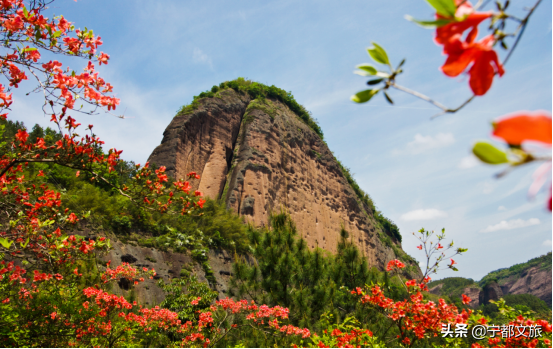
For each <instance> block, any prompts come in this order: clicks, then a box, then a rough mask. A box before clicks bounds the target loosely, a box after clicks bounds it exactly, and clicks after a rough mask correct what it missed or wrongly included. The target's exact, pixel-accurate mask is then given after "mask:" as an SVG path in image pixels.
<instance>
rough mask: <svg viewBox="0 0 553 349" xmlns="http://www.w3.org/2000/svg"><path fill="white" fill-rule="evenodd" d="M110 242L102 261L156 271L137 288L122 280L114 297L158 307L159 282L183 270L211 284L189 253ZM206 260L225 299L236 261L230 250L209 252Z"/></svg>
mask: <svg viewBox="0 0 553 349" xmlns="http://www.w3.org/2000/svg"><path fill="white" fill-rule="evenodd" d="M111 241H112V243H113V248H112V249H111V250H110V251H109V253H108V254H107V255H105V256H103V257H102V260H103V261H104V262H107V261H111V267H112V268H114V267H117V266H119V265H121V263H123V262H126V263H129V264H131V265H132V266H133V267H135V268H139V269H142V268H148V269H152V268H153V269H154V270H155V271H156V273H157V275H156V276H155V277H154V279H146V280H144V282H140V283H139V284H138V285H136V286H133V285H132V283H133V281H132V280H127V279H120V280H119V281H118V283H116V284H115V285H114V286H113V287H112V289H111V291H110V292H112V293H114V294H117V295H123V296H126V298H127V299H132V298H134V299H137V300H139V301H140V303H142V304H145V305H150V306H153V305H159V304H160V303H161V302H162V301H163V300H164V299H165V293H164V291H163V290H162V289H161V288H160V287H159V286H158V285H157V284H158V282H159V280H163V281H164V282H166V283H168V282H169V281H170V280H171V279H173V278H177V277H180V275H181V270H182V269H185V270H188V271H191V272H193V273H194V274H195V275H196V276H197V277H198V280H199V281H201V282H206V283H207V282H208V280H207V279H206V277H205V272H204V270H203V269H202V267H201V266H200V265H199V264H198V263H196V262H195V261H194V260H193V259H192V257H191V256H190V255H188V254H183V253H177V252H171V251H160V250H158V249H155V248H149V247H142V246H137V245H136V244H134V243H123V242H121V241H119V240H117V239H116V238H115V237H112V239H111ZM207 257H208V262H209V265H210V266H211V268H212V269H213V270H214V271H215V273H214V277H215V280H216V282H215V283H210V285H211V287H212V288H213V289H214V290H216V291H218V292H219V299H223V298H226V297H227V296H228V295H227V292H228V290H229V282H230V276H231V275H232V273H231V270H232V263H233V261H234V259H233V257H232V256H231V255H230V254H229V253H228V252H227V251H209V253H208V255H207ZM131 292H132V293H133V295H132V296H131V294H130V293H131Z"/></svg>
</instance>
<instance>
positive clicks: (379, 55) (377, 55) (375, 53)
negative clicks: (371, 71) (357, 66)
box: [367, 41, 390, 64]
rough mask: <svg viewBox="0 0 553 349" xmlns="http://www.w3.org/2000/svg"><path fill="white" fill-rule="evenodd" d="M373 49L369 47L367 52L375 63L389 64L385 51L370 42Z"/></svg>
mask: <svg viewBox="0 0 553 349" xmlns="http://www.w3.org/2000/svg"><path fill="white" fill-rule="evenodd" d="M371 43H372V44H373V45H374V47H369V48H368V49H367V52H368V53H369V56H371V57H372V59H374V60H375V62H378V63H381V64H390V61H389V60H388V55H387V54H386V51H385V50H384V49H383V48H382V47H381V46H380V45H378V44H377V43H376V42H374V41H373V42H371Z"/></svg>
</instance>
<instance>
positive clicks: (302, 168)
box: [149, 88, 410, 269]
mask: <svg viewBox="0 0 553 349" xmlns="http://www.w3.org/2000/svg"><path fill="white" fill-rule="evenodd" d="M190 109H191V108H189V109H188V110H187V111H186V112H180V113H178V114H177V115H176V116H175V117H174V119H173V120H172V121H171V123H170V124H169V126H168V127H167V129H166V130H165V132H164V134H163V140H162V142H161V144H160V145H159V146H158V147H156V149H155V150H154V151H153V152H152V154H151V155H150V158H149V161H150V162H151V163H153V164H155V165H157V166H165V167H166V168H167V172H168V174H169V175H170V176H172V177H174V178H183V177H185V176H186V174H187V173H188V172H191V171H195V172H197V173H198V174H199V175H201V180H200V183H199V184H198V188H194V189H198V190H200V191H201V192H203V193H204V195H205V196H207V197H210V198H212V199H220V200H223V201H224V202H226V204H227V206H228V207H229V208H231V209H232V210H234V211H235V212H236V213H238V214H240V215H241V216H243V217H244V220H246V221H247V222H250V223H253V224H255V225H257V226H263V225H266V224H267V222H268V218H269V215H270V214H271V212H280V210H285V211H287V212H288V213H289V214H290V215H291V217H292V219H293V220H294V222H295V223H296V225H297V227H298V231H299V232H300V234H301V235H302V237H303V238H305V239H306V241H307V243H308V244H309V246H310V247H311V248H314V247H316V246H319V247H321V248H323V249H325V250H328V251H331V252H334V251H335V250H336V245H337V241H338V239H339V231H340V229H341V227H342V226H343V227H345V229H346V230H348V231H349V232H350V234H351V235H350V236H352V237H353V239H354V241H355V243H356V245H357V246H358V247H359V248H360V249H361V251H362V252H363V253H364V254H365V256H366V257H367V258H368V261H369V263H370V265H373V266H376V267H378V268H379V269H383V268H384V267H385V264H386V263H387V262H388V261H389V260H391V259H393V258H396V257H398V255H401V256H403V257H404V258H403V259H408V260H410V257H408V256H406V255H405V254H404V252H403V251H402V250H401V245H400V242H399V241H397V239H392V238H390V237H387V236H386V234H385V232H384V231H383V229H382V227H381V226H380V225H379V224H378V222H377V220H376V219H375V217H374V213H373V212H372V210H371V208H370V207H369V206H368V205H367V204H366V203H363V201H362V200H360V198H359V197H358V195H357V194H356V192H355V191H354V190H353V189H352V187H351V186H350V184H349V183H348V181H347V179H346V177H345V176H344V173H343V172H342V170H341V167H340V165H339V164H338V162H337V161H336V160H335V158H334V156H333V154H332V152H331V151H330V150H329V149H328V147H327V145H326V143H325V142H324V141H323V140H322V138H321V137H320V136H319V135H318V134H317V133H316V132H315V131H313V129H312V127H310V126H309V125H308V124H307V123H306V122H304V121H303V120H302V119H300V118H299V117H298V115H297V113H295V112H293V111H292V110H291V109H290V108H289V107H288V106H287V105H286V104H285V103H283V102H282V101H281V100H279V99H278V98H271V97H258V98H253V97H252V96H251V94H248V93H246V92H243V91H240V90H234V89H231V88H227V89H224V90H221V91H218V92H217V93H216V94H215V95H214V96H212V97H208V98H201V99H199V101H198V102H197V104H196V105H195V108H194V109H193V110H190ZM383 241H384V242H383Z"/></svg>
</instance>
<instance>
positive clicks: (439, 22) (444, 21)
mask: <svg viewBox="0 0 553 349" xmlns="http://www.w3.org/2000/svg"><path fill="white" fill-rule="evenodd" d="M405 19H406V20H408V21H411V22H413V23H415V24H417V25H419V26H421V27H423V28H426V29H434V28H439V27H442V26H444V25H446V24H449V23H451V22H452V21H451V20H449V19H437V20H435V21H419V20H417V19H414V18H413V17H411V16H409V15H405Z"/></svg>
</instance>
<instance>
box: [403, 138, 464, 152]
mask: <svg viewBox="0 0 553 349" xmlns="http://www.w3.org/2000/svg"><path fill="white" fill-rule="evenodd" d="M453 143H455V137H454V136H453V134H452V133H438V134H437V135H436V136H435V137H432V136H423V135H421V134H420V133H417V134H416V135H415V139H414V140H413V141H412V142H409V143H407V149H408V150H409V151H410V152H411V153H413V154H419V153H422V152H425V151H427V150H430V149H436V148H443V147H447V146H450V145H452V144H453Z"/></svg>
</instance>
